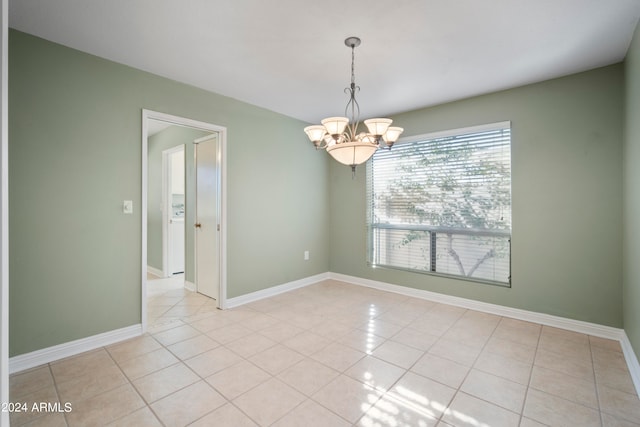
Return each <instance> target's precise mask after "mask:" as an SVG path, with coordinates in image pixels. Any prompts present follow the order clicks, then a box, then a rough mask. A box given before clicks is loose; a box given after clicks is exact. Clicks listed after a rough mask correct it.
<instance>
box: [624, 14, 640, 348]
mask: <svg viewBox="0 0 640 427" xmlns="http://www.w3.org/2000/svg"><path fill="white" fill-rule="evenodd" d="M625 90H626V93H625V95H626V96H625V127H624V130H625V137H624V164H623V169H624V241H623V243H624V286H623V293H622V297H623V298H622V301H623V311H624V329H625V331H626V333H627V336H628V337H629V341H631V345H632V346H633V350H634V351H635V353H636V355H638V356H639V357H640V263H639V262H638V260H640V223H638V218H640V168H639V167H638V165H639V164H640V24H639V25H638V26H637V27H636V32H635V35H634V37H633V40H632V42H631V47H630V48H629V51H628V52H627V58H626V60H625Z"/></svg>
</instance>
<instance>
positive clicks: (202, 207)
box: [195, 134, 220, 299]
mask: <svg viewBox="0 0 640 427" xmlns="http://www.w3.org/2000/svg"><path fill="white" fill-rule="evenodd" d="M217 136H218V135H217V134H212V135H210V136H208V137H205V138H201V139H199V140H197V141H195V142H196V147H195V148H196V149H195V152H196V224H195V227H196V233H195V234H196V257H195V258H196V289H197V291H198V292H200V293H201V294H204V295H206V296H208V297H211V298H215V299H218V295H219V292H220V268H219V266H220V261H219V260H220V249H219V248H220V244H219V238H220V237H219V236H220V233H219V224H220V220H219V217H220V215H219V206H220V204H219V195H220V191H219V183H220V181H219V179H220V169H219V162H218V138H217Z"/></svg>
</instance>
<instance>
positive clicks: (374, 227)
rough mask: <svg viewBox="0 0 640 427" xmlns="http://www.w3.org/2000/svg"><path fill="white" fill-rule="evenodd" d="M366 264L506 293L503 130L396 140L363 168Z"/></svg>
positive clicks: (507, 199)
mask: <svg viewBox="0 0 640 427" xmlns="http://www.w3.org/2000/svg"><path fill="white" fill-rule="evenodd" d="M367 205H368V212H367V225H368V234H369V254H368V257H369V263H370V264H371V265H372V266H382V267H391V268H400V269H404V270H410V271H415V272H422V273H428V274H438V275H446V276H454V277H458V278H465V279H467V280H475V281H481V282H489V283H494V284H501V285H506V286H509V285H510V283H511V125H510V122H503V123H495V124H491V125H485V126H476V127H473V128H465V129H458V130H455V131H448V132H441V133H437V134H430V135H422V136H418V137H410V138H404V139H403V140H401V142H400V143H398V144H396V145H394V147H393V148H392V149H391V150H378V151H377V152H376V153H375V154H374V156H373V159H372V161H371V162H369V163H368V166H367Z"/></svg>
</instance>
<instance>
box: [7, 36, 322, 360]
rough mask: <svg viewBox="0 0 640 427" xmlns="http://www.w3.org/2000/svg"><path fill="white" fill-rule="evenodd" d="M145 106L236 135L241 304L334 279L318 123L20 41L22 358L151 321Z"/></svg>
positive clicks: (230, 140)
mask: <svg viewBox="0 0 640 427" xmlns="http://www.w3.org/2000/svg"><path fill="white" fill-rule="evenodd" d="M185 66H189V64H185ZM143 108H146V109H150V110H154V111H159V112H163V113H167V114H173V115H176V116H182V117H188V118H192V119H194V120H199V121H203V122H208V123H212V124H215V125H219V126H224V127H226V128H227V130H228V136H227V213H228V215H227V234H228V242H227V259H228V261H227V263H228V265H227V273H228V297H230V298H232V297H236V296H239V295H243V294H246V293H249V292H253V291H258V290H261V289H264V288H267V287H270V286H274V285H279V284H282V283H287V282H290V281H292V280H296V279H300V278H304V277H308V276H312V275H315V274H319V273H322V272H326V271H328V269H329V260H328V221H329V218H328V212H327V208H326V207H327V205H328V202H329V199H328V185H329V182H328V167H327V162H328V160H327V156H322V155H319V154H318V153H317V152H316V151H315V150H313V148H312V147H311V144H309V142H308V140H307V138H306V136H305V135H304V133H303V132H302V131H301V129H302V128H303V127H304V126H305V123H303V122H301V121H298V120H294V119H291V118H288V117H285V116H283V115H280V114H277V113H274V112H271V111H268V110H265V109H262V108H258V107H254V106H251V105H248V104H246V103H242V102H239V101H236V100H233V99H230V98H227V97H223V96H220V95H216V94H213V93H210V92H206V91H203V90H200V89H197V88H194V87H192V86H188V85H184V84H181V83H177V82H174V81H170V80H167V79H164V78H161V77H158V76H154V75H152V74H149V73H145V72H142V71H139V70H135V69H132V68H130V67H126V66H123V65H120V64H116V63H113V62H110V61H107V60H104V59H100V58H97V57H95V56H91V55H87V54H84V53H81V52H79V51H75V50H72V49H69V48H66V47H63V46H60V45H57V44H54V43H50V42H48V41H45V40H42V39H39V38H36V37H33V36H30V35H27V34H24V33H20V32H17V31H14V30H11V31H10V34H9V174H10V176H9V181H10V191H9V194H10V199H9V230H10V235H11V239H10V243H9V252H10V265H9V267H10V268H9V270H10V272H11V273H10V284H9V292H10V301H9V303H10V308H11V309H10V353H11V355H12V356H15V355H18V354H23V353H27V352H31V351H34V350H38V349H42V348H46V347H50V346H53V345H56V344H60V343H64V342H68V341H71V340H75V339H79V338H84V337H87V336H92V335H95V334H99V333H102V332H106V331H111V330H114V329H118V328H122V327H126V326H129V325H134V324H138V323H140V321H141V318H140V306H141V275H142V265H141V230H142V226H141V224H142V218H141V180H142V177H141V174H142V169H141V164H142V158H141V155H142V150H141V132H142V131H141V110H142V109H143ZM123 200H133V205H134V206H133V207H134V214H133V215H124V214H123V213H122V201H123ZM304 250H309V251H310V252H311V260H310V261H303V251H304Z"/></svg>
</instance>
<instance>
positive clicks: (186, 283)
mask: <svg viewBox="0 0 640 427" xmlns="http://www.w3.org/2000/svg"><path fill="white" fill-rule="evenodd" d="M184 288H185V289H186V290H188V291H191V292H196V284H195V283H193V282H189V281H188V280H185V281H184Z"/></svg>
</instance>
